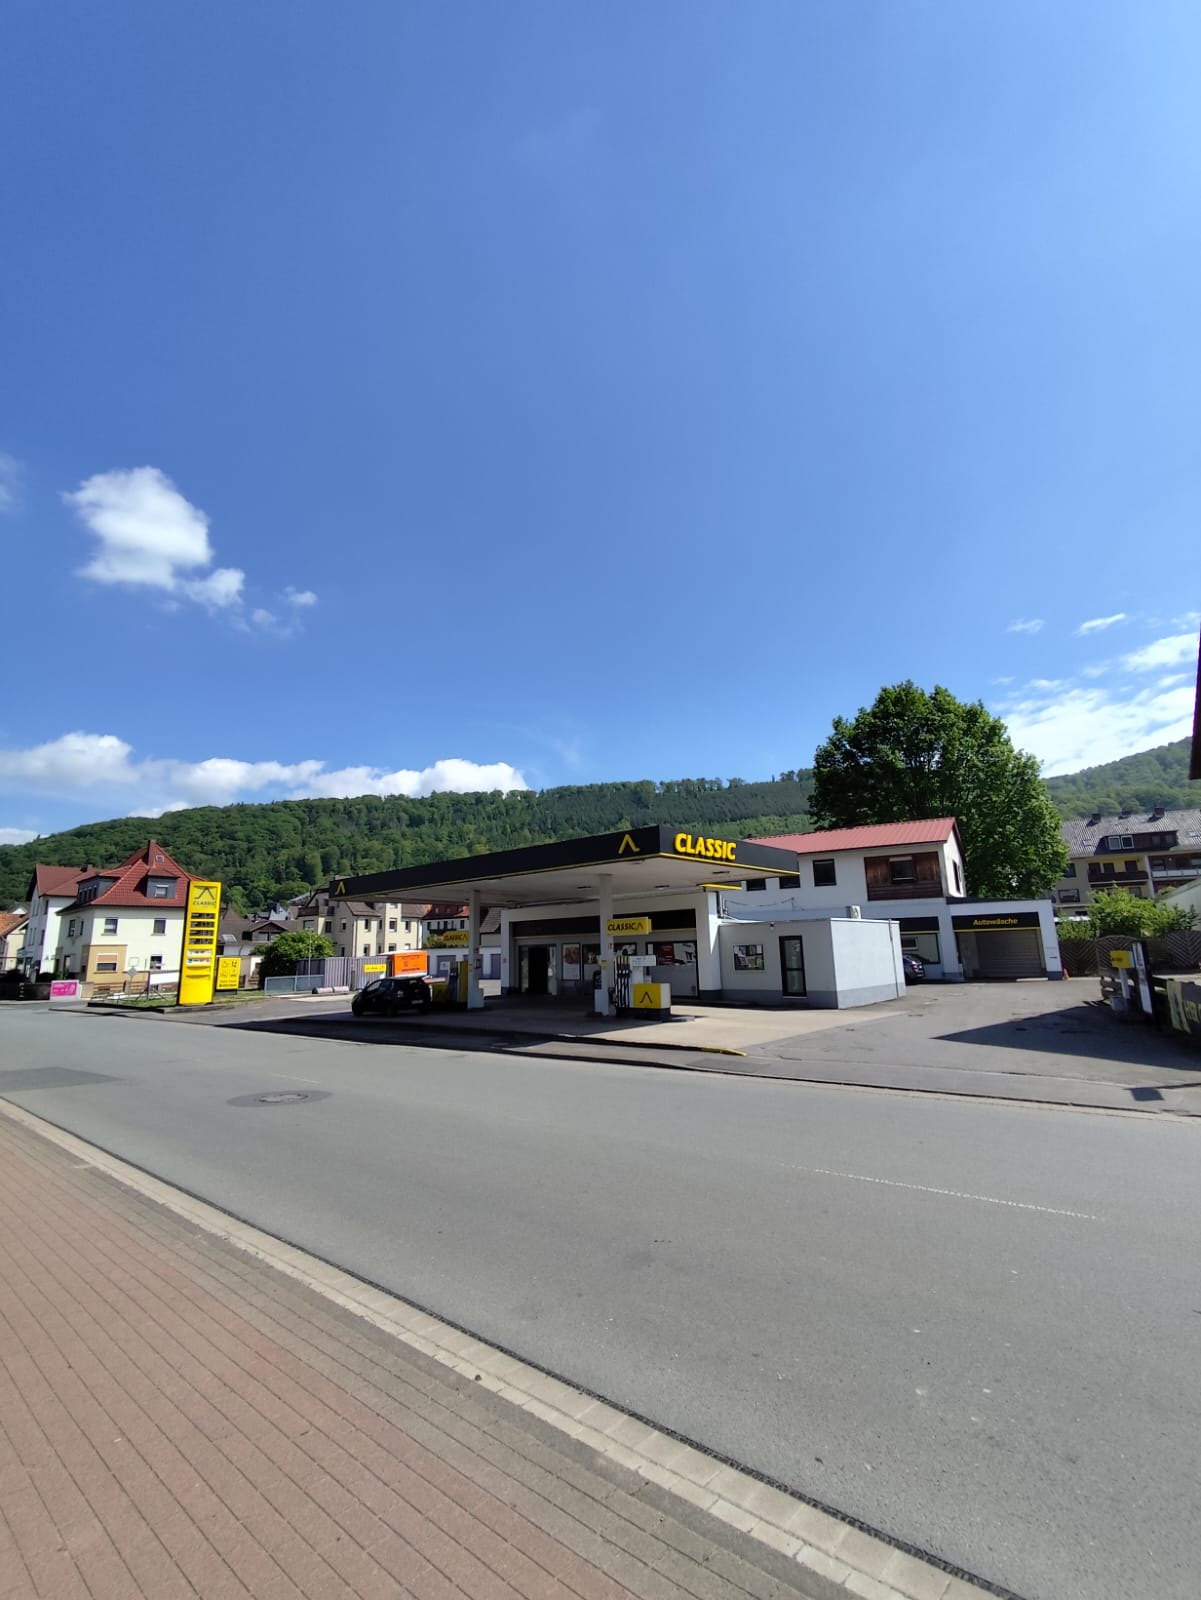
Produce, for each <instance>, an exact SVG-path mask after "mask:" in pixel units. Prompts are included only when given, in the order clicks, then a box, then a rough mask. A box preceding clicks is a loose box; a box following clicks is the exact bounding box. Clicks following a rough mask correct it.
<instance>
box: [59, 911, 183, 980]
mask: <svg viewBox="0 0 1201 1600" xmlns="http://www.w3.org/2000/svg"><path fill="white" fill-rule="evenodd" d="M68 903H69V902H68ZM106 917H116V919H117V931H116V932H115V933H105V932H104V922H105V918H106ZM183 918H184V914H183V911H182V909H180V908H179V907H178V906H176V907H170V908H168V907H165V906H155V905H153V904H151V905H147V906H145V907H142V906H98V907H96V908H95V909H94V910H92V909H89V910H86V911H76V912H73V913H72V912H68V914H67V915H66V916H65V917H60V918H59V921H60V923H61V925H62V936H61V939H60V942H59V945H58V951H57V958H58V961H59V963H60V965H62V966H63V967H65V966H66V964H67V962H68V961H69V962H70V966H71V970H72V971H73V972H76V973H78V972H82V971H83V969H84V966H85V959H84V952H85V950H88V951H92V952H94V951H95V950H96V949H97V947H100V948H104V949H108V948H110V947H111V948H112V949H114V950H115V951H116V952H118V959H117V971H116V972H115V973H104V974H101V976H103V977H106V978H107V977H114V978H115V977H123V976H124V975H125V973H126V972H127V971H128V970H129V968H130V967H134V968H136V970H137V971H139V972H145V971H146V970H147V969H148V968H149V967H150V964H151V957H152V956H158V957H159V958H160V970H161V971H163V972H178V971H179V955H180V947H181V944H182V940H183ZM72 921H74V923H75V927H76V932H75V934H74V936H71V935H69V934H68V932H67V929H68V928H69V927H70V925H71V923H72ZM156 921H160V922H164V923H165V924H166V931H165V932H163V933H155V931H154V924H155V922H156Z"/></svg>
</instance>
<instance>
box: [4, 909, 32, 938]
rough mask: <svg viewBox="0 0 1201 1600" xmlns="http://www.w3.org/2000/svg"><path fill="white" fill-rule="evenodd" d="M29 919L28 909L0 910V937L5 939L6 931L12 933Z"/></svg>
mask: <svg viewBox="0 0 1201 1600" xmlns="http://www.w3.org/2000/svg"><path fill="white" fill-rule="evenodd" d="M28 921H29V913H28V912H27V911H0V939H3V938H4V936H5V934H6V933H11V932H12V931H13V929H14V928H19V927H21V925H22V924H23V923H26V922H28Z"/></svg>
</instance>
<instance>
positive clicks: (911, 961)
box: [901, 950, 926, 983]
mask: <svg viewBox="0 0 1201 1600" xmlns="http://www.w3.org/2000/svg"><path fill="white" fill-rule="evenodd" d="M901 965H902V966H903V967H904V969H905V982H906V983H921V982H922V980H923V979H924V978H925V976H926V969H925V966H924V965H923V964H922V958H921V956H912V955H910V954H909V952H908V950H906V951H904V952H903V953H902V955H901Z"/></svg>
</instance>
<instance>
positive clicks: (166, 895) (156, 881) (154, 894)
mask: <svg viewBox="0 0 1201 1600" xmlns="http://www.w3.org/2000/svg"><path fill="white" fill-rule="evenodd" d="M175 885H176V880H175V879H174V878H151V879H150V880H149V881H148V883H147V885H146V895H147V898H148V899H150V900H170V899H171V897H172V895H174V893H175Z"/></svg>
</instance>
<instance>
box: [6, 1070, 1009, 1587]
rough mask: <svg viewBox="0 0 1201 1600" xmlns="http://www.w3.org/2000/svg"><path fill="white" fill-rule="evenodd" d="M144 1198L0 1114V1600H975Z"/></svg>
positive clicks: (79, 1153) (623, 1421)
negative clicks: (844, 1599)
mask: <svg viewBox="0 0 1201 1600" xmlns="http://www.w3.org/2000/svg"><path fill="white" fill-rule="evenodd" d="M118 1173H120V1174H121V1181H118V1179H117V1176H116V1175H117V1174H118ZM127 1182H128V1183H129V1184H133V1185H135V1186H136V1187H128V1186H127ZM172 1195H174V1191H168V1190H167V1189H166V1188H165V1186H162V1185H159V1184H158V1183H157V1182H156V1180H153V1179H149V1178H146V1177H144V1176H143V1175H139V1174H136V1173H134V1172H133V1171H132V1169H124V1168H122V1167H121V1165H120V1163H117V1162H115V1161H114V1160H113V1159H112V1158H108V1157H105V1156H103V1155H102V1153H101V1152H98V1151H93V1150H92V1149H91V1147H89V1146H86V1145H82V1144H80V1143H79V1141H76V1140H74V1139H72V1138H71V1137H70V1136H68V1135H60V1134H55V1135H54V1136H53V1138H52V1139H51V1138H49V1137H43V1134H42V1132H41V1131H39V1125H38V1124H37V1122H36V1119H34V1118H32V1117H30V1116H29V1115H28V1114H27V1113H24V1112H20V1111H18V1110H17V1109H16V1108H14V1107H11V1106H8V1105H7V1104H5V1103H3V1102H0V1597H2V1600H177V1597H178V1600H237V1597H241V1600H351V1597H357V1600H392V1597H397V1596H412V1597H414V1600H452V1597H453V1600H463V1597H468V1600H558V1597H565V1600H566V1597H574V1600H619V1597H622V1596H637V1597H639V1600H741V1597H748V1600H752V1597H753V1600H788V1597H809V1600H831V1597H834V1596H851V1595H857V1596H860V1597H864V1600H894V1597H896V1596H900V1595H905V1596H909V1597H912V1600H969V1597H970V1596H972V1595H978V1594H980V1593H981V1592H982V1591H980V1590H977V1589H975V1588H973V1587H972V1586H970V1585H968V1584H967V1583H964V1582H962V1581H960V1580H959V1579H958V1578H955V1577H951V1576H949V1575H948V1574H947V1573H945V1572H943V1571H941V1570H939V1569H937V1568H936V1567H931V1566H926V1565H925V1564H923V1563H919V1562H918V1561H916V1560H914V1559H913V1558H911V1557H910V1556H908V1555H906V1554H904V1553H903V1552H900V1551H897V1550H895V1549H893V1548H892V1547H890V1546H887V1545H884V1544H882V1543H881V1542H880V1541H877V1540H875V1539H871V1538H869V1537H868V1536H867V1535H866V1534H865V1533H863V1532H860V1531H857V1530H855V1529H853V1528H850V1527H847V1526H845V1525H844V1524H842V1523H839V1522H836V1521H835V1520H834V1519H832V1518H831V1517H829V1516H827V1515H826V1514H825V1513H823V1512H822V1511H820V1510H818V1509H815V1508H813V1507H810V1506H807V1505H805V1504H803V1503H802V1502H800V1501H796V1500H793V1499H791V1497H788V1496H785V1495H783V1494H781V1493H780V1492H779V1491H777V1490H774V1489H772V1488H770V1487H768V1486H766V1485H762V1484H758V1483H756V1482H755V1481H754V1480H751V1479H748V1478H746V1477H745V1476H744V1475H743V1474H741V1473H738V1472H736V1471H734V1470H733V1469H731V1468H729V1467H726V1466H724V1465H723V1464H722V1463H721V1462H718V1461H714V1460H712V1459H711V1458H708V1457H704V1456H702V1455H700V1454H699V1453H698V1452H696V1451H694V1450H692V1449H691V1448H690V1447H688V1446H685V1445H683V1444H682V1443H681V1442H680V1441H678V1440H671V1439H666V1438H665V1437H664V1436H662V1435H658V1434H656V1433H655V1432H654V1430H652V1429H650V1428H648V1427H647V1426H646V1425H645V1424H642V1423H638V1422H635V1421H633V1420H632V1419H629V1418H625V1417H622V1416H621V1415H620V1414H618V1413H615V1412H612V1411H611V1409H610V1408H608V1407H606V1406H604V1405H603V1404H601V1403H599V1402H596V1401H594V1400H590V1399H589V1398H588V1397H587V1396H580V1395H576V1394H575V1393H574V1392H573V1391H567V1390H566V1388H565V1386H563V1385H560V1384H557V1382H556V1381H555V1380H552V1379H547V1378H545V1377H544V1376H542V1375H538V1374H532V1375H531V1374H530V1369H525V1368H522V1367H521V1364H520V1363H518V1362H515V1361H512V1360H510V1359H508V1358H506V1357H504V1356H503V1355H500V1354H499V1353H498V1352H495V1351H489V1350H488V1349H487V1347H484V1346H481V1345H479V1344H478V1343H477V1342H476V1341H474V1340H472V1339H470V1338H469V1337H467V1336H466V1335H462V1334H458V1333H456V1332H455V1331H454V1330H451V1329H447V1328H446V1326H445V1325H444V1324H435V1323H434V1321H433V1319H431V1318H425V1317H423V1316H422V1315H421V1314H419V1313H415V1312H413V1311H412V1310H411V1308H407V1307H404V1306H403V1305H402V1303H400V1302H395V1301H391V1300H390V1299H389V1297H386V1296H384V1295H382V1294H379V1293H378V1292H376V1291H373V1290H370V1289H369V1288H368V1287H366V1286H364V1285H362V1284H358V1283H357V1281H356V1280H351V1279H346V1278H345V1275H343V1274H340V1273H337V1272H336V1271H335V1270H334V1269H331V1268H328V1267H324V1266H323V1265H322V1264H321V1263H316V1262H311V1261H310V1259H309V1258H307V1257H301V1256H300V1253H299V1252H295V1251H290V1250H289V1248H288V1247H286V1246H282V1245H279V1243H278V1241H273V1240H270V1239H269V1238H267V1236H264V1235H257V1234H255V1233H254V1231H253V1230H251V1229H247V1228H244V1227H242V1225H240V1224H238V1223H236V1222H234V1221H233V1220H232V1219H229V1218H225V1217H224V1216H223V1214H221V1213H218V1212H215V1211H210V1208H208V1207H203V1206H201V1205H200V1203H199V1202H195V1201H191V1200H189V1199H188V1198H187V1197H185V1196H178V1197H177V1198H178V1202H179V1208H178V1209H177V1208H176V1205H175V1201H174V1200H172V1199H171V1198H170V1197H171V1196H172ZM160 1199H163V1200H166V1201H167V1203H166V1204H164V1203H160ZM180 1209H182V1210H183V1213H184V1214H183V1215H181V1214H179V1210H180ZM233 1241H237V1242H233ZM273 1261H278V1263H279V1265H278V1266H277V1265H275V1264H272V1263H273ZM298 1264H299V1265H298ZM301 1269H303V1270H301ZM305 1273H308V1280H307V1281H304V1278H305ZM339 1285H341V1288H339ZM323 1289H324V1291H325V1292H322V1290H323ZM352 1306H358V1307H359V1308H360V1312H359V1313H358V1314H356V1311H355V1310H353V1309H351V1307H352ZM369 1313H373V1315H372V1316H371V1317H370V1318H369ZM393 1324H395V1326H396V1327H397V1328H398V1329H399V1330H401V1331H402V1336H401V1337H397V1336H395V1335H394V1334H393V1333H391V1332H389V1331H388V1328H389V1327H390V1326H392V1325H393ZM405 1329H408V1330H410V1331H408V1332H404V1330H405ZM438 1341H441V1344H442V1346H443V1347H444V1350H445V1353H444V1355H443V1357H442V1358H441V1359H437V1360H435V1359H433V1358H432V1357H431V1355H429V1354H426V1353H423V1343H424V1345H425V1347H427V1348H429V1349H433V1348H435V1347H437V1344H438ZM473 1369H476V1370H473ZM523 1384H524V1385H526V1388H527V1389H528V1390H529V1391H530V1392H533V1391H534V1390H535V1389H536V1390H537V1392H538V1393H540V1394H541V1395H542V1396H543V1398H542V1400H541V1401H540V1402H539V1403H538V1404H534V1403H532V1402H531V1400H530V1393H528V1392H525V1391H524V1390H523V1388H522V1385H523ZM506 1392H508V1393H511V1394H513V1395H514V1396H517V1397H518V1398H519V1399H520V1400H521V1401H522V1402H523V1403H522V1404H518V1403H513V1402H511V1401H510V1400H509V1399H508V1398H506ZM564 1396H568V1397H569V1398H566V1399H565V1398H564ZM568 1410H570V1411H571V1413H572V1414H573V1415H574V1416H575V1417H577V1418H580V1419H582V1420H581V1422H580V1425H579V1426H576V1427H575V1428H574V1435H575V1436H574V1437H573V1436H571V1434H569V1433H568V1432H567V1431H564V1428H563V1426H562V1425H560V1426H551V1425H550V1423H549V1421H543V1420H539V1419H540V1417H545V1418H560V1417H562V1418H566V1416H567V1413H568ZM535 1412H537V1414H532V1413H535ZM590 1437H593V1438H595V1439H597V1440H598V1441H600V1442H602V1443H604V1444H605V1445H606V1448H605V1449H604V1450H598V1449H596V1448H593V1447H592V1446H591V1445H590V1444H589V1443H588V1442H587V1440H588V1439H589V1438H590ZM660 1462H662V1463H663V1465H662V1466H661V1467H660V1466H659V1465H658V1463H660ZM673 1483H675V1484H678V1485H679V1486H680V1492H679V1493H671V1492H668V1490H667V1489H666V1488H664V1484H673ZM745 1530H750V1531H745ZM752 1534H753V1535H754V1536H752Z"/></svg>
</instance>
